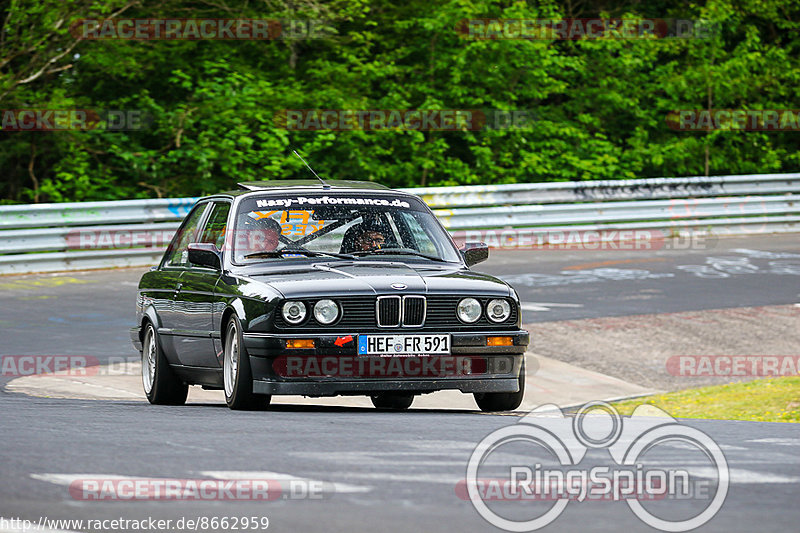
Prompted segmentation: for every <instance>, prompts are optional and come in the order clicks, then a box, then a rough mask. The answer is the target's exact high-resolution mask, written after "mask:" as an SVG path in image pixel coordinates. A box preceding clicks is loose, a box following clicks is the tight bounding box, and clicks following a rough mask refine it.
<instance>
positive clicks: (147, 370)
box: [142, 322, 189, 405]
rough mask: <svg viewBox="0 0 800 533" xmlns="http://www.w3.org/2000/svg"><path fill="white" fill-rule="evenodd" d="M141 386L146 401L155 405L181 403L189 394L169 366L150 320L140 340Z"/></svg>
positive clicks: (187, 388)
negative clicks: (142, 339)
mask: <svg viewBox="0 0 800 533" xmlns="http://www.w3.org/2000/svg"><path fill="white" fill-rule="evenodd" d="M142 386H143V387H144V393H145V395H146V396H147V401H149V402H150V403H152V404H155V405H183V404H185V403H186V396H187V395H188V394H189V386H188V385H187V384H186V383H184V382H182V381H181V380H179V379H178V378H177V377H176V376H175V373H174V372H173V371H172V369H171V368H170V366H169V363H168V362H167V358H166V357H165V356H164V351H163V350H162V349H161V345H160V344H159V342H158V335H157V334H156V328H155V327H154V326H153V324H152V323H150V322H148V323H147V325H146V326H145V330H144V342H142Z"/></svg>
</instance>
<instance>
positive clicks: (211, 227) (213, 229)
mask: <svg viewBox="0 0 800 533" xmlns="http://www.w3.org/2000/svg"><path fill="white" fill-rule="evenodd" d="M230 210H231V204H229V203H228V202H214V205H213V206H212V207H211V214H210V215H209V216H208V222H206V227H205V228H204V229H203V234H202V235H201V237H200V239H199V240H198V242H205V243H209V244H215V245H216V246H217V248H219V249H220V250H222V247H223V245H224V244H225V230H226V228H227V225H228V213H229V212H230Z"/></svg>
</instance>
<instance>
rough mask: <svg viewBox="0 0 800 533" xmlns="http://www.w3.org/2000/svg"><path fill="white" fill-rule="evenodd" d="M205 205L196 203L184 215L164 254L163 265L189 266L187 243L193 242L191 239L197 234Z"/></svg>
mask: <svg viewBox="0 0 800 533" xmlns="http://www.w3.org/2000/svg"><path fill="white" fill-rule="evenodd" d="M207 207H208V204H201V205H198V206H196V207H195V208H194V209H193V210H192V212H191V213H189V216H187V217H186V220H185V221H184V223H183V225H182V226H181V227H180V229H179V230H178V232H177V233H176V234H175V237H173V238H172V242H171V243H170V244H169V248H167V252H166V253H165V254H164V263H163V264H164V265H165V266H189V244H191V243H193V242H195V241H194V240H193V239H194V238H195V234H197V226H198V225H199V224H200V219H201V218H202V217H203V212H204V211H205V210H206V208H207Z"/></svg>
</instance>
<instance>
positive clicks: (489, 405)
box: [475, 356, 525, 411]
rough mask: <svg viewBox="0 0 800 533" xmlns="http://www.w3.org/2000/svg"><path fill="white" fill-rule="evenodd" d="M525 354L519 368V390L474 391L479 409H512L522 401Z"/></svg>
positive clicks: (523, 394)
mask: <svg viewBox="0 0 800 533" xmlns="http://www.w3.org/2000/svg"><path fill="white" fill-rule="evenodd" d="M524 357H525V356H523V359H522V368H520V369H519V390H518V391H517V392H476V393H475V403H477V404H478V407H480V409H481V411H513V410H514V409H516V408H517V407H519V406H520V404H521V403H522V397H523V396H525V358H524Z"/></svg>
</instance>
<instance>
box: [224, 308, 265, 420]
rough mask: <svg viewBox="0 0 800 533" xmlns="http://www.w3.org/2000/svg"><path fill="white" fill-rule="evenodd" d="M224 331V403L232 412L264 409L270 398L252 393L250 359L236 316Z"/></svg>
mask: <svg viewBox="0 0 800 533" xmlns="http://www.w3.org/2000/svg"><path fill="white" fill-rule="evenodd" d="M225 331H226V333H225V357H224V359H223V362H222V379H223V382H224V385H225V403H227V404H228V407H230V408H231V409H234V410H254V409H263V408H266V407H267V406H268V405H269V402H270V400H271V399H272V397H271V396H269V395H263V394H254V393H253V374H252V372H251V370H250V357H249V356H248V355H247V350H245V347H244V338H243V337H242V331H241V327H240V326H239V320H238V319H237V318H236V316H232V317H231V318H230V320H229V321H228V327H227V329H226V330H225Z"/></svg>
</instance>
